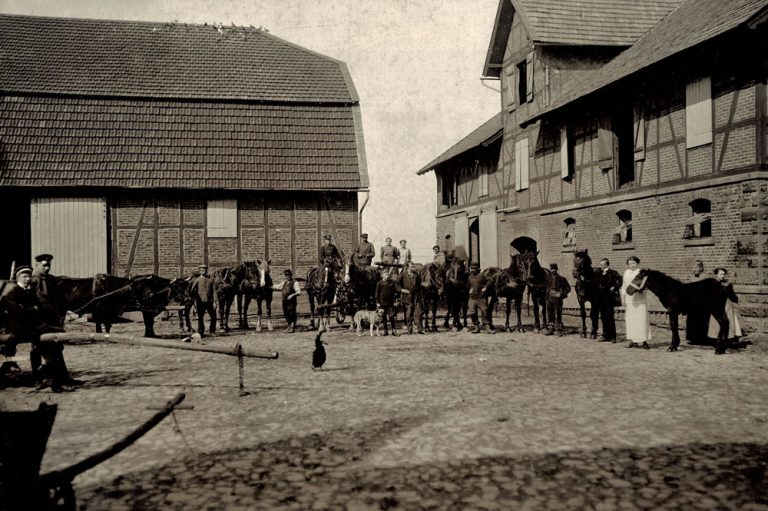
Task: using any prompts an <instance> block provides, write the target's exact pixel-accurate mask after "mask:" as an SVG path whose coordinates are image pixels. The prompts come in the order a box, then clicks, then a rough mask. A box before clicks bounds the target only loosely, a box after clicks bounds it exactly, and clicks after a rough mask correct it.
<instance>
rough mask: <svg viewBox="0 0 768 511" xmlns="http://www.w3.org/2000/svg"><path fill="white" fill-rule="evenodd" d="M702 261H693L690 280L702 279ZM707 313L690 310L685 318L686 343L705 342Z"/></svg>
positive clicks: (707, 321)
mask: <svg viewBox="0 0 768 511" xmlns="http://www.w3.org/2000/svg"><path fill="white" fill-rule="evenodd" d="M705 278H707V277H706V275H704V263H703V262H701V261H699V260H696V261H694V263H693V275H692V276H691V278H690V282H698V281H700V280H704V279H705ZM708 326H709V315H706V317H705V316H704V314H702V313H701V311H698V310H691V311H688V315H687V316H686V318H685V340H686V341H687V342H688V344H707V342H708V341H707V327H708Z"/></svg>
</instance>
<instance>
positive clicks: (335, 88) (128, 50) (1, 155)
mask: <svg viewBox="0 0 768 511" xmlns="http://www.w3.org/2000/svg"><path fill="white" fill-rule="evenodd" d="M0 186H64V187H74V186H78V187H83V186H93V187H120V188H123V187H128V188H179V189H246V190H358V189H361V188H366V187H367V186H368V177H367V170H366V162H365V152H364V142H363V136H362V122H361V119H360V110H359V105H358V100H357V93H356V92H355V89H354V86H353V84H352V81H351V79H350V77H349V74H348V72H347V69H346V66H345V64H344V63H342V62H339V61H337V60H334V59H330V58H328V57H324V56H322V55H318V54H316V53H314V52H311V51H309V50H306V49H303V48H300V47H298V46H295V45H293V44H291V43H287V42H285V41H282V40H280V39H278V38H275V37H273V36H271V35H269V34H267V33H264V32H263V31H261V30H256V29H247V30H244V29H240V28H231V27H230V28H215V27H211V26H200V25H183V24H162V23H144V22H123V21H103V20H81V19H68V18H37V17H30V16H7V15H0Z"/></svg>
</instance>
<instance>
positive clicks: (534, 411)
mask: <svg viewBox="0 0 768 511" xmlns="http://www.w3.org/2000/svg"><path fill="white" fill-rule="evenodd" d="M571 321H572V320H571ZM619 326H620V330H621V327H622V325H621V324H620V325H619ZM73 328H76V329H77V328H86V327H85V326H75V327H73ZM157 329H158V332H159V333H161V334H162V335H163V336H165V337H167V338H170V339H175V340H177V342H181V341H180V340H179V339H180V337H181V334H180V333H179V332H178V326H177V324H176V323H175V322H172V321H170V322H160V321H158V322H157ZM115 331H117V332H127V333H137V332H140V331H141V328H140V326H139V325H136V324H132V323H126V324H120V325H117V326H116V327H115ZM655 335H656V336H657V337H658V339H657V340H655V341H654V343H653V345H652V349H650V350H642V349H627V348H626V346H625V344H623V343H618V344H612V343H599V342H596V341H594V340H585V339H581V338H579V336H578V335H574V334H571V335H567V336H565V337H549V336H544V335H540V334H534V333H530V332H529V333H525V334H520V333H502V332H499V333H497V334H495V335H488V334H485V333H483V334H477V335H474V334H471V333H469V332H466V331H462V332H456V333H454V332H440V333H437V334H429V335H412V336H400V337H392V336H389V337H373V338H372V337H369V336H363V337H357V336H356V335H355V334H353V333H348V332H346V329H344V328H338V327H337V328H335V329H334V330H332V331H331V332H329V333H326V334H325V335H324V336H323V339H324V340H326V341H327V342H328V345H327V346H326V349H327V353H328V361H327V363H326V364H325V366H324V367H323V370H322V371H313V370H312V369H311V355H312V350H313V348H314V343H313V340H314V337H315V332H309V331H304V332H298V333H295V334H287V333H283V332H277V331H275V332H255V331H253V330H251V331H248V332H245V333H243V332H238V331H236V330H235V331H233V332H231V333H229V334H226V335H219V336H217V337H214V338H205V339H203V341H204V342H206V343H209V344H211V345H220V346H232V345H234V344H235V343H236V342H241V343H242V344H243V345H244V346H246V347H249V348H253V349H258V350H263V351H265V352H266V351H273V350H274V351H278V352H279V353H280V358H279V359H278V360H258V359H247V360H246V361H245V389H246V390H247V391H248V392H249V393H250V394H249V395H247V396H243V397H241V396H240V395H239V393H238V370H237V361H236V359H235V358H232V357H228V356H223V355H214V354H208V353H199V352H187V351H177V350H163V349H156V348H140V347H133V346H122V345H106V344H86V345H77V346H68V347H67V348H66V350H65V354H66V357H67V362H68V364H69V366H70V369H71V370H72V371H73V374H74V376H75V377H77V378H79V379H81V380H83V381H84V385H83V386H82V387H80V388H78V390H76V391H75V392H69V393H62V394H53V393H51V392H50V391H48V390H43V391H38V390H36V389H35V388H34V387H33V386H31V385H30V384H29V382H28V381H26V380H25V378H24V376H23V375H16V376H15V378H14V379H11V380H6V388H5V389H3V390H2V391H0V406H2V408H4V409H34V408H36V407H37V405H38V404H39V403H40V402H42V401H44V402H52V403H58V405H59V412H58V416H57V419H56V423H55V425H54V428H53V431H52V433H51V437H50V440H49V442H48V449H47V452H46V455H45V458H44V460H43V472H45V471H49V470H53V469H58V468H62V467H65V466H67V465H70V464H72V463H74V462H76V461H78V460H80V459H82V458H84V457H86V456H88V455H90V454H93V453H94V452H97V451H99V450H101V449H103V448H105V447H107V446H109V445H110V444H112V443H113V442H115V441H117V440H118V439H120V438H122V437H123V436H124V435H126V434H127V433H128V432H130V431H131V430H132V429H133V428H135V427H136V426H137V425H139V424H140V423H141V422H143V421H144V420H146V419H147V418H148V417H150V416H151V415H152V414H154V413H155V411H154V410H151V409H150V408H153V407H154V408H156V407H159V406H162V405H163V404H164V403H165V402H166V401H167V400H169V399H170V398H172V397H173V396H174V395H175V394H176V393H178V392H184V393H186V395H187V398H186V400H185V401H184V404H185V405H188V406H191V407H193V408H191V409H185V410H179V411H177V412H175V413H174V415H173V416H172V417H169V418H167V419H166V420H165V421H163V422H162V423H161V424H160V425H159V426H157V427H156V428H155V429H154V430H152V431H151V432H149V433H148V434H147V435H145V436H144V437H143V438H141V439H140V440H139V441H138V442H136V443H135V444H134V445H133V446H131V447H129V448H128V449H126V450H125V451H123V452H122V453H120V454H118V455H117V456H115V457H114V458H112V459H110V460H109V461H107V462H105V463H102V464H100V465H98V466H97V467H95V468H94V469H92V470H89V471H87V472H85V473H84V474H82V475H80V476H78V477H77V478H76V479H75V489H76V493H77V498H78V508H79V509H93V510H104V509H109V510H119V509H596V510H601V509H606V510H607V509H768V475H766V474H767V473H768V399H766V397H765V396H766V388H768V371H767V370H766V369H767V368H768V357H766V355H765V354H764V353H761V352H757V351H755V350H751V349H750V348H749V347H747V348H746V349H742V350H736V351H731V352H729V353H728V354H727V355H725V356H715V355H714V354H713V352H712V350H711V349H710V348H701V347H686V346H685V345H683V347H682V350H681V351H680V352H678V353H667V352H666V350H665V348H666V345H667V344H668V336H669V333H668V332H666V331H664V330H660V329H657V330H656V331H655ZM20 355H21V356H23V355H24V354H23V352H22V353H21V354H20ZM22 369H25V370H28V369H29V368H28V365H25V364H22Z"/></svg>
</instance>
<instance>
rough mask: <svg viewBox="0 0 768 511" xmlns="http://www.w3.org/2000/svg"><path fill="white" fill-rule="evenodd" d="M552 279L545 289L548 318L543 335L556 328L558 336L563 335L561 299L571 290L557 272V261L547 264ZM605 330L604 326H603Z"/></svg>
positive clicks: (566, 281)
mask: <svg viewBox="0 0 768 511" xmlns="http://www.w3.org/2000/svg"><path fill="white" fill-rule="evenodd" d="M549 269H550V271H551V272H552V279H551V280H550V281H549V288H548V289H547V318H548V319H549V320H550V323H549V328H548V329H547V333H546V334H545V335H554V334H555V330H557V335H558V337H562V336H563V300H565V297H566V296H568V293H570V292H571V285H570V284H568V280H567V279H566V278H565V277H563V276H562V275H560V274H558V273H557V263H552V264H550V265H549ZM603 331H605V326H603Z"/></svg>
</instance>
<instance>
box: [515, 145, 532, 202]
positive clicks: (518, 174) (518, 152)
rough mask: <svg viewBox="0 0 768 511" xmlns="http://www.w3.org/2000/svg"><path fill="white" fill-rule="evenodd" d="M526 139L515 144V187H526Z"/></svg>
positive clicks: (523, 188)
mask: <svg viewBox="0 0 768 511" xmlns="http://www.w3.org/2000/svg"><path fill="white" fill-rule="evenodd" d="M528 163H529V156H528V139H527V138H524V139H522V140H519V141H518V142H517V143H516V144H515V189H516V190H518V191H519V190H525V189H526V188H528Z"/></svg>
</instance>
